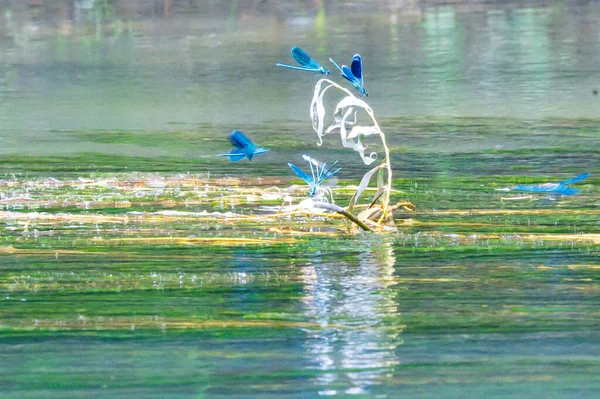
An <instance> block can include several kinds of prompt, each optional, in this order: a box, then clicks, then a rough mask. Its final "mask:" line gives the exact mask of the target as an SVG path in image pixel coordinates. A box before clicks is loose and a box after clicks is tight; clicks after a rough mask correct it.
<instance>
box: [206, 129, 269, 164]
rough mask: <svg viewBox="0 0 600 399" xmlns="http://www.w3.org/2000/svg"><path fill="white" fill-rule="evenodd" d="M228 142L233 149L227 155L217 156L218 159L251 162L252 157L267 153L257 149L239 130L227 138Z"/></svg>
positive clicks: (265, 150) (264, 150)
mask: <svg viewBox="0 0 600 399" xmlns="http://www.w3.org/2000/svg"><path fill="white" fill-rule="evenodd" d="M229 141H231V144H233V146H234V147H235V148H233V149H232V150H231V152H230V153H228V154H217V156H219V157H229V160H230V161H231V162H238V161H241V160H242V159H244V158H248V160H250V161H252V157H254V156H255V155H259V154H264V153H265V152H267V151H269V150H267V149H266V148H262V147H257V146H256V144H254V143H253V142H252V141H250V139H249V138H248V137H246V135H245V134H244V133H242V132H240V131H239V130H234V131H233V133H231V135H230V136H229Z"/></svg>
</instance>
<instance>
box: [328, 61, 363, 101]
mask: <svg viewBox="0 0 600 399" xmlns="http://www.w3.org/2000/svg"><path fill="white" fill-rule="evenodd" d="M329 61H331V62H333V65H335V66H336V67H337V69H339V70H340V74H341V75H342V76H343V77H344V78H346V79H347V80H348V81H349V82H350V83H352V86H354V88H355V89H356V90H358V92H359V93H360V94H361V96H360V97H361V98H362V97H364V96H367V97H368V96H369V93H367V91H366V90H365V87H364V86H363V74H362V69H363V68H362V58H361V56H360V54H354V57H352V63H351V64H350V68H348V67H347V66H346V65H342V67H341V68H340V66H339V65H338V64H337V63H336V62H335V61H334V60H333V59H332V58H330V59H329Z"/></svg>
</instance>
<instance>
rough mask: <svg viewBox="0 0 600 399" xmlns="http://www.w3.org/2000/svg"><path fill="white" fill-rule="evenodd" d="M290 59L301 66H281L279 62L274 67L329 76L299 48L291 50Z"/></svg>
mask: <svg viewBox="0 0 600 399" xmlns="http://www.w3.org/2000/svg"><path fill="white" fill-rule="evenodd" d="M292 57H294V59H295V60H296V62H297V63H298V64H300V65H301V66H295V65H288V64H281V63H279V62H278V63H277V64H276V65H277V66H280V67H284V68H291V69H297V70H299V71H307V72H315V73H321V74H323V75H329V74H330V73H331V72H329V71H328V70H327V69H325V68H323V67H322V66H321V64H319V63H318V62H317V61H315V60H313V59H312V58H311V57H310V55H308V54H306V52H305V51H304V50H302V49H301V48H300V47H293V48H292Z"/></svg>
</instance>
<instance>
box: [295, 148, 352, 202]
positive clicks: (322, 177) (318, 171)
mask: <svg viewBox="0 0 600 399" xmlns="http://www.w3.org/2000/svg"><path fill="white" fill-rule="evenodd" d="M302 158H303V159H304V160H305V161H308V164H309V165H310V173H311V175H312V176H309V175H307V174H306V173H304V172H303V171H302V169H300V168H299V167H297V166H296V165H294V164H292V163H288V166H289V167H290V168H291V169H292V170H293V171H294V173H296V175H298V177H299V178H301V179H302V180H304V182H306V184H308V185H309V186H310V190H309V191H308V195H309V196H311V197H312V196H314V195H316V194H318V192H319V191H320V190H321V185H322V184H323V183H325V182H326V181H327V180H329V179H331V178H332V177H333V175H335V174H336V173H337V172H338V171H339V170H340V168H337V169H336V170H334V171H333V172H332V171H331V170H332V169H333V167H334V166H335V164H337V163H338V161H335V162H334V163H332V164H331V166H329V167H327V164H326V163H321V162H319V161H317V160H316V159H314V158H311V157H309V156H308V155H302Z"/></svg>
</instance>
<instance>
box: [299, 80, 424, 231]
mask: <svg viewBox="0 0 600 399" xmlns="http://www.w3.org/2000/svg"><path fill="white" fill-rule="evenodd" d="M331 88H335V89H337V90H340V91H342V92H343V93H344V94H346V96H345V97H343V98H342V100H341V101H339V102H338V103H337V105H336V107H335V111H334V112H333V114H332V116H333V122H332V123H331V124H330V125H329V126H328V127H325V126H326V123H327V122H326V116H327V113H326V110H325V105H324V97H325V94H326V93H327V91H328V90H329V89H331ZM362 114H366V115H367V117H368V119H370V121H369V122H368V123H367V124H358V123H359V115H360V116H362ZM310 117H311V120H312V126H313V129H314V130H315V132H316V133H317V137H318V143H317V144H318V145H321V144H322V143H323V136H325V135H326V134H329V133H332V132H336V131H337V132H339V134H340V138H341V142H342V146H344V147H346V148H350V149H352V150H354V151H356V152H357V153H358V154H359V155H360V157H361V159H362V161H363V162H364V163H365V165H371V164H373V163H374V162H375V161H377V159H378V154H377V152H375V151H373V152H369V151H367V149H368V146H367V145H366V144H365V139H366V138H367V137H369V136H377V137H379V139H380V140H381V145H382V147H383V152H384V157H383V159H382V160H381V162H380V163H379V164H378V165H376V166H375V167H374V168H372V169H371V170H369V171H368V172H367V173H365V175H364V176H363V178H362V179H361V181H360V183H359V185H358V187H357V189H356V192H355V193H354V195H353V196H352V198H351V199H350V203H349V205H348V208H347V209H346V210H345V211H346V212H348V213H351V212H352V210H353V209H354V208H355V207H356V206H357V205H358V201H359V199H360V198H361V196H362V195H363V194H364V192H365V191H366V190H367V188H368V187H369V184H370V182H371V180H372V178H373V177H374V176H375V175H377V178H376V181H377V186H376V187H377V189H376V192H375V195H374V196H373V198H372V200H371V202H370V204H369V205H368V206H367V209H365V210H364V211H363V212H361V213H360V214H359V215H358V219H360V220H363V221H367V220H368V221H371V222H375V224H376V225H377V226H383V225H385V224H387V223H391V222H392V221H393V218H392V213H391V212H392V210H393V209H395V208H397V207H398V206H403V207H405V208H407V209H414V205H413V204H411V203H409V202H402V203H399V204H396V205H395V206H391V205H390V195H391V192H392V167H391V163H390V161H391V159H390V150H389V147H388V146H387V142H386V138H385V134H384V133H383V131H382V130H381V128H380V127H379V124H378V123H377V120H376V119H375V114H374V112H373V110H372V109H371V107H370V106H369V105H368V104H367V103H366V102H365V101H364V100H362V99H360V98H357V97H356V96H355V95H354V94H353V93H352V92H350V91H349V90H347V89H345V88H343V87H341V86H340V85H338V84H337V83H335V82H333V81H331V80H329V79H321V80H319V81H318V82H317V84H316V85H315V89H314V94H313V98H312V102H311V105H310Z"/></svg>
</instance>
